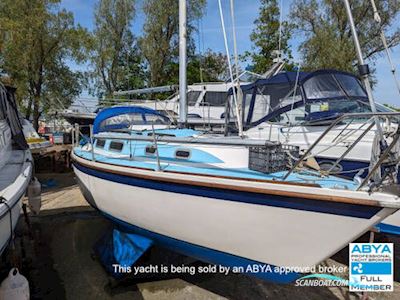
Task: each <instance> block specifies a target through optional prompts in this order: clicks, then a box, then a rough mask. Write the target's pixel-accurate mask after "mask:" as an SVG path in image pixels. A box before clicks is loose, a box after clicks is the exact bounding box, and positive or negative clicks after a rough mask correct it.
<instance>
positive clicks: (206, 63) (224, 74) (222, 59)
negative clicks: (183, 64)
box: [188, 49, 229, 83]
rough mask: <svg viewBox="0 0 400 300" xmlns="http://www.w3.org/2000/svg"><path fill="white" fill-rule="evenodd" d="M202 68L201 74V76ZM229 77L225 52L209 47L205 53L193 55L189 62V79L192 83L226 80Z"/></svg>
mask: <svg viewBox="0 0 400 300" xmlns="http://www.w3.org/2000/svg"><path fill="white" fill-rule="evenodd" d="M200 69H201V76H200ZM228 78H229V70H228V62H227V57H226V55H225V54H222V53H220V52H219V53H217V52H213V51H212V50H211V49H207V51H206V52H205V53H204V54H201V55H197V56H193V57H192V58H191V59H190V60H189V62H188V81H189V82H191V83H195V82H200V81H201V80H202V81H203V82H216V81H225V80H227V79H228Z"/></svg>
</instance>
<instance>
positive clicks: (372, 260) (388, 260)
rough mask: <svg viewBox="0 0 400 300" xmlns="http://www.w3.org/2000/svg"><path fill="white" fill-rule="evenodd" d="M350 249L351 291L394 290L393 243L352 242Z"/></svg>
mask: <svg viewBox="0 0 400 300" xmlns="http://www.w3.org/2000/svg"><path fill="white" fill-rule="evenodd" d="M349 250H350V251H349V276H350V278H349V279H350V280H349V281H350V283H349V289H350V291H351V292H359V291H369V292H374V291H375V292H378V291H379V292H391V291H393V244H392V243H351V244H350V249H349Z"/></svg>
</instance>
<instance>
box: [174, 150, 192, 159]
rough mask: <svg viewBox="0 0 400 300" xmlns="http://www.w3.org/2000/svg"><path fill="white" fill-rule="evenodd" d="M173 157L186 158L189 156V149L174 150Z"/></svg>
mask: <svg viewBox="0 0 400 300" xmlns="http://www.w3.org/2000/svg"><path fill="white" fill-rule="evenodd" d="M175 157H176V158H179V159H188V158H189V157H190V151H189V150H176V151H175Z"/></svg>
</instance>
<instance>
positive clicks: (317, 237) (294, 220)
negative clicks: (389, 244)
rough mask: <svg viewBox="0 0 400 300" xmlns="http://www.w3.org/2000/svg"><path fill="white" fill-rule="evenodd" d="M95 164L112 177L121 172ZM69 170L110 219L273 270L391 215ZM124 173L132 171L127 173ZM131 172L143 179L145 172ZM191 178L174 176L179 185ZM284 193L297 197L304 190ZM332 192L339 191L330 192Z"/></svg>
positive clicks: (311, 257)
mask: <svg viewBox="0 0 400 300" xmlns="http://www.w3.org/2000/svg"><path fill="white" fill-rule="evenodd" d="M74 159H75V160H77V161H78V163H79V161H81V159H80V158H77V157H74ZM86 163H87V164H88V165H89V166H96V163H93V162H86ZM97 165H100V166H101V168H103V170H104V169H110V171H111V170H113V171H114V172H115V171H118V170H122V169H124V168H123V167H116V166H107V165H106V164H97ZM74 171H75V173H76V175H77V177H78V178H79V180H80V181H81V182H82V183H83V185H84V186H85V187H86V188H87V189H88V190H89V191H90V193H91V195H92V197H93V199H94V201H95V205H96V206H97V208H98V209H99V210H100V211H102V212H104V213H106V214H107V215H110V216H112V217H113V218H115V219H118V220H121V221H124V222H126V223H128V224H131V225H134V226H137V227H139V228H142V229H145V230H147V231H150V232H153V233H156V234H160V235H163V236H166V237H169V238H173V239H176V240H179V241H184V242H188V243H190V244H193V245H198V246H202V247H206V248H208V249H212V250H217V251H220V252H224V253H228V254H233V255H236V256H239V257H243V258H246V259H250V260H253V261H257V262H261V263H268V264H272V265H275V266H292V267H293V266H296V267H309V266H313V265H315V264H317V263H319V262H321V261H323V260H324V259H326V258H328V257H330V256H331V255H333V254H334V253H336V252H337V251H339V250H340V249H342V248H343V247H345V246H346V245H348V243H349V242H351V241H353V240H354V239H355V238H357V237H358V236H360V235H362V234H363V233H365V232H366V231H367V230H368V229H369V228H370V227H372V226H374V225H375V224H377V223H379V222H380V221H381V220H382V219H384V218H386V217H387V216H389V215H390V214H392V213H393V212H394V211H396V209H392V208H382V209H381V210H380V211H379V212H378V213H377V214H375V215H373V216H372V217H370V218H360V217H354V216H346V215H340V214H335V213H318V212H315V211H307V210H301V209H300V210H299V209H288V208H282V207H273V206H268V205H258V204H250V203H244V202H236V201H229V200H221V199H214V198H209V197H204V196H195V195H190V194H185V193H178V192H170V191H161V190H157V189H151V188H143V187H138V186H132V185H127V184H121V183H118V182H114V181H110V180H105V179H101V178H99V177H95V176H93V175H88V174H86V173H84V172H82V171H81V170H79V169H78V168H76V167H74ZM125 171H126V172H135V171H132V170H129V168H125ZM136 172H141V173H143V176H146V171H136ZM149 174H154V172H153V171H150V173H149ZM161 176H171V174H169V175H168V174H165V175H161ZM190 178H191V176H188V175H178V174H176V175H174V179H175V180H178V181H179V180H185V179H186V180H189V179H190ZM204 180H205V179H204ZM212 180H214V181H218V182H228V181H227V180H222V179H221V180H219V179H212ZM237 184H238V185H240V186H242V185H243V186H245V185H249V184H250V183H249V182H240V181H238V183H237ZM252 184H253V185H254V186H262V184H261V183H252ZM285 188H286V189H287V190H293V191H298V192H301V191H302V189H303V188H302V187H290V186H289V187H285ZM341 192H342V191H339V194H340V193H341ZM334 193H336V194H337V193H338V191H334V190H332V194H334ZM365 194H366V193H365ZM363 196H365V195H363ZM270 197H273V196H270Z"/></svg>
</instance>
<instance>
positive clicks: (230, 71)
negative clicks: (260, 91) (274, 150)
mask: <svg viewBox="0 0 400 300" xmlns="http://www.w3.org/2000/svg"><path fill="white" fill-rule="evenodd" d="M218 6H219V15H220V19H221V26H222V33H223V35H224V44H225V50H226V56H227V57H226V59H227V62H228V69H229V76H230V79H231V83H232V86H233V87H234V86H235V80H234V78H233V71H232V64H231V55H230V52H229V46H228V39H227V36H226V30H225V21H224V13H223V11H222V3H221V0H218ZM236 93H237V91H236V89H233V100H234V102H235V110H236V116H237V118H236V119H237V124H238V128H239V136H243V127H242V119H241V116H240V114H239V106H238V100H237V94H236Z"/></svg>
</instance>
